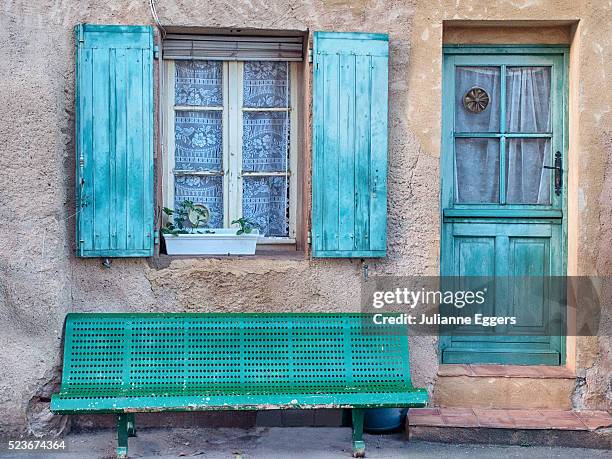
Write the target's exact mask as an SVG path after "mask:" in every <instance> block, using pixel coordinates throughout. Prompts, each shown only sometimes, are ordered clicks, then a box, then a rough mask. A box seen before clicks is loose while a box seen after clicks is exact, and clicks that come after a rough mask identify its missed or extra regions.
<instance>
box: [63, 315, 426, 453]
mask: <svg viewBox="0 0 612 459" xmlns="http://www.w3.org/2000/svg"><path fill="white" fill-rule="evenodd" d="M376 327H377V326H375V325H374V324H373V323H372V322H371V321H368V320H366V319H364V316H363V315H360V314H292V313H287V314H68V316H67V317H66V330H65V337H64V368H63V375H62V385H61V389H60V393H59V394H55V395H53V397H52V399H51V411H53V412H54V413H58V414H87V413H113V414H116V415H117V430H118V435H117V438H118V448H117V455H118V456H119V457H126V456H127V449H128V437H130V436H134V435H135V433H136V430H135V420H134V413H144V412H147V413H149V412H161V411H199V410H266V409H309V408H310V409H312V408H351V409H352V419H353V455H354V456H356V457H357V456H363V455H364V453H365V444H364V442H363V438H362V434H363V415H364V409H365V408H382V407H420V406H425V404H426V403H427V392H426V391H425V390H424V389H415V388H413V387H412V384H411V382H410V367H409V361H408V339H407V336H405V335H401V334H391V333H390V331H391V330H389V329H388V328H385V329H384V331H385V332H386V333H384V334H382V333H376V330H375V329H376Z"/></svg>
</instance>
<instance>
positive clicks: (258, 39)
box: [163, 33, 304, 61]
mask: <svg viewBox="0 0 612 459" xmlns="http://www.w3.org/2000/svg"><path fill="white" fill-rule="evenodd" d="M163 58H164V59H205V60H223V61H256V60H268V61H301V60H303V58H304V51H303V37H302V36H255V35H194V34H172V33H170V34H167V35H166V37H165V38H164V41H163Z"/></svg>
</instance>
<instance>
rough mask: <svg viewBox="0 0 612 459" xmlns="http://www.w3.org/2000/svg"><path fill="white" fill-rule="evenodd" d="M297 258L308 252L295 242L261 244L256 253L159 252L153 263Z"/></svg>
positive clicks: (154, 265)
mask: <svg viewBox="0 0 612 459" xmlns="http://www.w3.org/2000/svg"><path fill="white" fill-rule="evenodd" d="M214 259H217V260H236V261H239V260H249V259H250V260H252V259H260V260H261V259H263V260H271V261H272V260H280V261H286V260H295V261H301V260H305V259H306V253H305V252H304V251H302V250H297V249H296V246H295V244H273V245H268V244H266V245H260V244H258V246H257V250H256V252H255V254H254V255H168V254H166V253H159V254H157V255H155V256H154V257H152V258H151V265H152V266H153V267H155V268H157V269H163V268H167V267H168V266H170V263H172V262H173V261H175V260H214Z"/></svg>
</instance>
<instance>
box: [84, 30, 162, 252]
mask: <svg viewBox="0 0 612 459" xmlns="http://www.w3.org/2000/svg"><path fill="white" fill-rule="evenodd" d="M77 38H78V40H77V46H78V49H77V161H78V164H79V167H78V168H77V196H78V202H77V206H78V209H77V211H78V212H77V254H78V255H79V256H81V257H135V256H150V255H152V254H153V137H152V135H153V134H152V133H153V117H152V106H153V83H152V82H153V80H152V59H153V30H152V28H151V27H148V26H101V25H88V24H83V25H79V26H77Z"/></svg>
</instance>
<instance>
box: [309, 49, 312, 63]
mask: <svg viewBox="0 0 612 459" xmlns="http://www.w3.org/2000/svg"><path fill="white" fill-rule="evenodd" d="M308 62H309V63H311V64H312V48H308Z"/></svg>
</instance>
